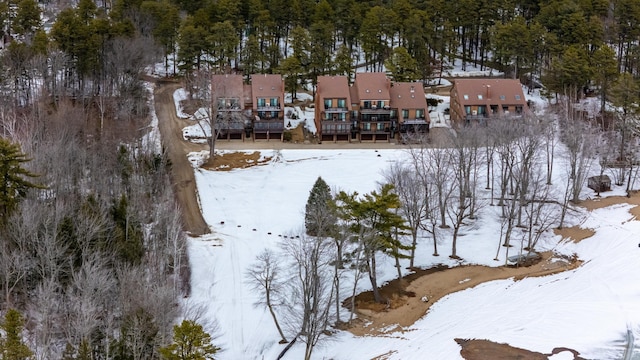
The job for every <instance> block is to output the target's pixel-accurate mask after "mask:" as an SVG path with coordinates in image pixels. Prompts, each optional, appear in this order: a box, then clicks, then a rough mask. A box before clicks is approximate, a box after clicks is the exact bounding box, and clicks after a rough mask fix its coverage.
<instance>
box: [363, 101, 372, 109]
mask: <svg viewBox="0 0 640 360" xmlns="http://www.w3.org/2000/svg"><path fill="white" fill-rule="evenodd" d="M364 108H365V109H371V101H365V102H364Z"/></svg>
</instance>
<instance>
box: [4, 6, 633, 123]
mask: <svg viewBox="0 0 640 360" xmlns="http://www.w3.org/2000/svg"><path fill="white" fill-rule="evenodd" d="M0 14H2V15H0V29H2V31H4V33H5V34H11V35H12V36H13V37H14V38H15V39H19V40H20V41H17V42H13V43H11V44H10V45H9V47H8V49H7V51H6V54H5V55H4V56H3V72H4V73H3V76H2V78H3V80H4V82H5V84H4V85H5V87H6V88H10V89H12V90H13V91H15V92H16V93H17V95H18V96H19V101H20V103H22V104H24V103H25V102H29V100H30V99H33V98H34V97H36V96H37V95H39V94H41V93H43V92H46V94H47V95H49V96H53V97H54V98H55V99H58V98H59V97H60V96H78V95H81V94H82V95H83V96H104V97H107V98H109V97H111V96H114V95H116V94H124V93H127V94H131V95H139V92H140V89H139V87H138V86H137V84H136V77H137V75H138V74H139V73H140V72H141V71H142V70H143V68H144V66H146V65H149V64H150V63H151V62H153V61H155V60H156V59H157V58H158V57H164V60H165V65H166V71H167V73H170V74H173V75H186V76H189V75H193V72H194V71H195V70H198V69H207V70H208V71H213V72H223V73H224V72H232V71H238V72H242V73H244V74H247V75H248V74H251V73H263V72H268V73H273V72H279V73H282V74H283V75H284V76H285V77H286V78H289V80H290V81H289V82H288V83H290V84H296V83H300V82H302V81H308V80H312V81H313V80H314V79H316V78H317V76H318V75H324V74H351V73H353V72H354V70H355V67H356V65H359V66H364V67H366V69H368V70H380V69H382V68H383V66H385V67H386V69H387V70H388V71H389V72H390V73H391V75H392V76H394V77H395V76H397V77H401V78H402V79H407V80H428V79H431V78H434V77H437V76H439V75H440V74H442V72H443V70H446V69H447V67H448V64H451V63H452V61H453V60H454V59H461V60H462V66H463V69H464V68H465V67H466V65H467V64H470V63H473V64H476V65H477V66H479V67H481V68H485V67H491V68H495V69H497V70H499V71H502V72H504V73H505V74H506V76H512V77H516V78H520V79H521V80H523V82H526V81H530V82H531V84H536V83H539V82H540V81H541V82H542V83H543V84H544V85H545V87H546V88H547V89H548V90H549V91H550V92H560V93H563V92H568V91H570V90H571V89H573V91H575V89H580V90H582V89H584V88H585V87H587V86H591V87H593V88H601V89H605V90H606V88H607V87H608V86H609V84H610V83H611V80H612V79H613V78H614V77H615V75H616V74H618V73H621V72H627V73H630V74H632V75H633V76H634V77H637V76H640V58H639V57H640V47H639V44H638V40H639V37H640V4H639V3H638V2H637V1H634V0H609V1H607V0H541V1H518V0H499V1H486V0H479V1H478V0H464V1H444V0H389V1H356V0H320V1H313V0H293V1H288V0H271V1H264V0H241V1H236V0H216V1H214V0H193V1H192V0H173V1H170V0H163V1H140V0H135V1H124V0H114V1H108V0H103V1H97V2H94V1H93V0H80V1H79V2H78V4H77V5H76V6H71V5H70V4H69V3H66V2H64V1H59V2H46V3H45V4H38V3H36V1H35V0H21V1H14V0H9V1H6V0H5V1H2V2H0ZM41 15H44V16H45V18H46V19H50V20H49V21H48V23H47V25H48V26H43V23H42V20H41V19H42V18H43V17H42V16H41ZM47 30H48V31H47ZM174 55H175V57H174ZM173 59H176V60H177V61H172V60H173ZM37 79H41V81H42V82H43V85H44V86H39V85H40V84H41V81H38V80H37ZM291 86H293V85H291ZM102 100H103V103H104V104H103V105H105V107H106V109H109V108H111V107H110V106H107V105H108V104H107V103H108V102H107V101H104V100H105V99H102ZM131 106H132V105H131V104H120V105H118V106H115V107H116V108H118V109H114V110H118V113H120V114H124V113H129V112H131V110H132V108H131ZM112 107H113V106H112ZM106 109H105V110H106Z"/></svg>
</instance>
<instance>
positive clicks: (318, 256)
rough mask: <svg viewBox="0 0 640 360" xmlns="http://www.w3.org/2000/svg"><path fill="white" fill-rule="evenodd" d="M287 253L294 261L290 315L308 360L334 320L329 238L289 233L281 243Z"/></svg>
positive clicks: (333, 291)
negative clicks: (290, 234) (323, 238)
mask: <svg viewBox="0 0 640 360" xmlns="http://www.w3.org/2000/svg"><path fill="white" fill-rule="evenodd" d="M282 249H283V252H284V254H285V255H286V256H287V258H288V259H289V261H290V262H291V266H290V269H291V274H290V276H291V280H290V281H289V282H288V284H289V285H290V293H291V297H290V298H289V302H288V306H287V308H288V309H290V310H291V311H290V312H289V314H288V315H289V316H288V318H287V320H288V323H289V325H290V326H292V329H295V330H294V331H297V333H296V335H295V336H294V338H299V339H300V340H302V341H303V342H304V343H305V344H306V345H305V355H304V358H305V360H309V359H311V355H312V353H313V349H314V348H315V346H316V345H318V343H319V342H320V341H321V340H322V339H323V337H325V336H326V332H327V330H328V328H329V325H330V324H331V323H332V321H333V317H332V312H331V307H332V304H333V297H334V296H335V289H334V287H333V274H332V272H331V267H330V266H329V263H330V262H331V260H332V259H333V256H332V251H331V246H330V243H329V242H328V241H318V239H314V238H309V237H307V236H305V235H297V236H288V237H287V239H286V240H285V241H284V242H283V243H282Z"/></svg>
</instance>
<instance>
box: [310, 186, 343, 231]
mask: <svg viewBox="0 0 640 360" xmlns="http://www.w3.org/2000/svg"><path fill="white" fill-rule="evenodd" d="M332 203H333V197H332V196H331V189H330V188H329V185H327V183H326V182H325V181H324V180H323V179H322V178H321V177H318V179H317V180H316V182H315V184H313V188H311V191H310V193H309V198H308V199H307V205H306V207H305V212H304V225H305V228H306V230H307V234H308V235H311V236H327V235H330V234H331V230H330V229H331V228H332V227H333V226H334V225H335V223H336V215H335V212H334V211H333V207H332Z"/></svg>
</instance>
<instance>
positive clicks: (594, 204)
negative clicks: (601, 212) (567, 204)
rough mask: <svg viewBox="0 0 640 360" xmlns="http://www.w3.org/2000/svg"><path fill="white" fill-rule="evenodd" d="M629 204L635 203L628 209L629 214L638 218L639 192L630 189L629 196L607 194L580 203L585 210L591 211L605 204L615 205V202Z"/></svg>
mask: <svg viewBox="0 0 640 360" xmlns="http://www.w3.org/2000/svg"><path fill="white" fill-rule="evenodd" d="M624 203H627V204H630V205H635V206H634V207H632V208H631V210H629V212H630V213H631V215H633V216H635V217H636V219H638V218H640V192H638V191H632V192H631V193H630V194H629V196H608V197H596V198H593V199H589V200H585V201H583V202H581V203H580V205H581V206H584V207H585V208H586V209H587V210H589V211H592V210H596V209H602V208H605V207H607V206H611V205H617V204H624Z"/></svg>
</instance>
